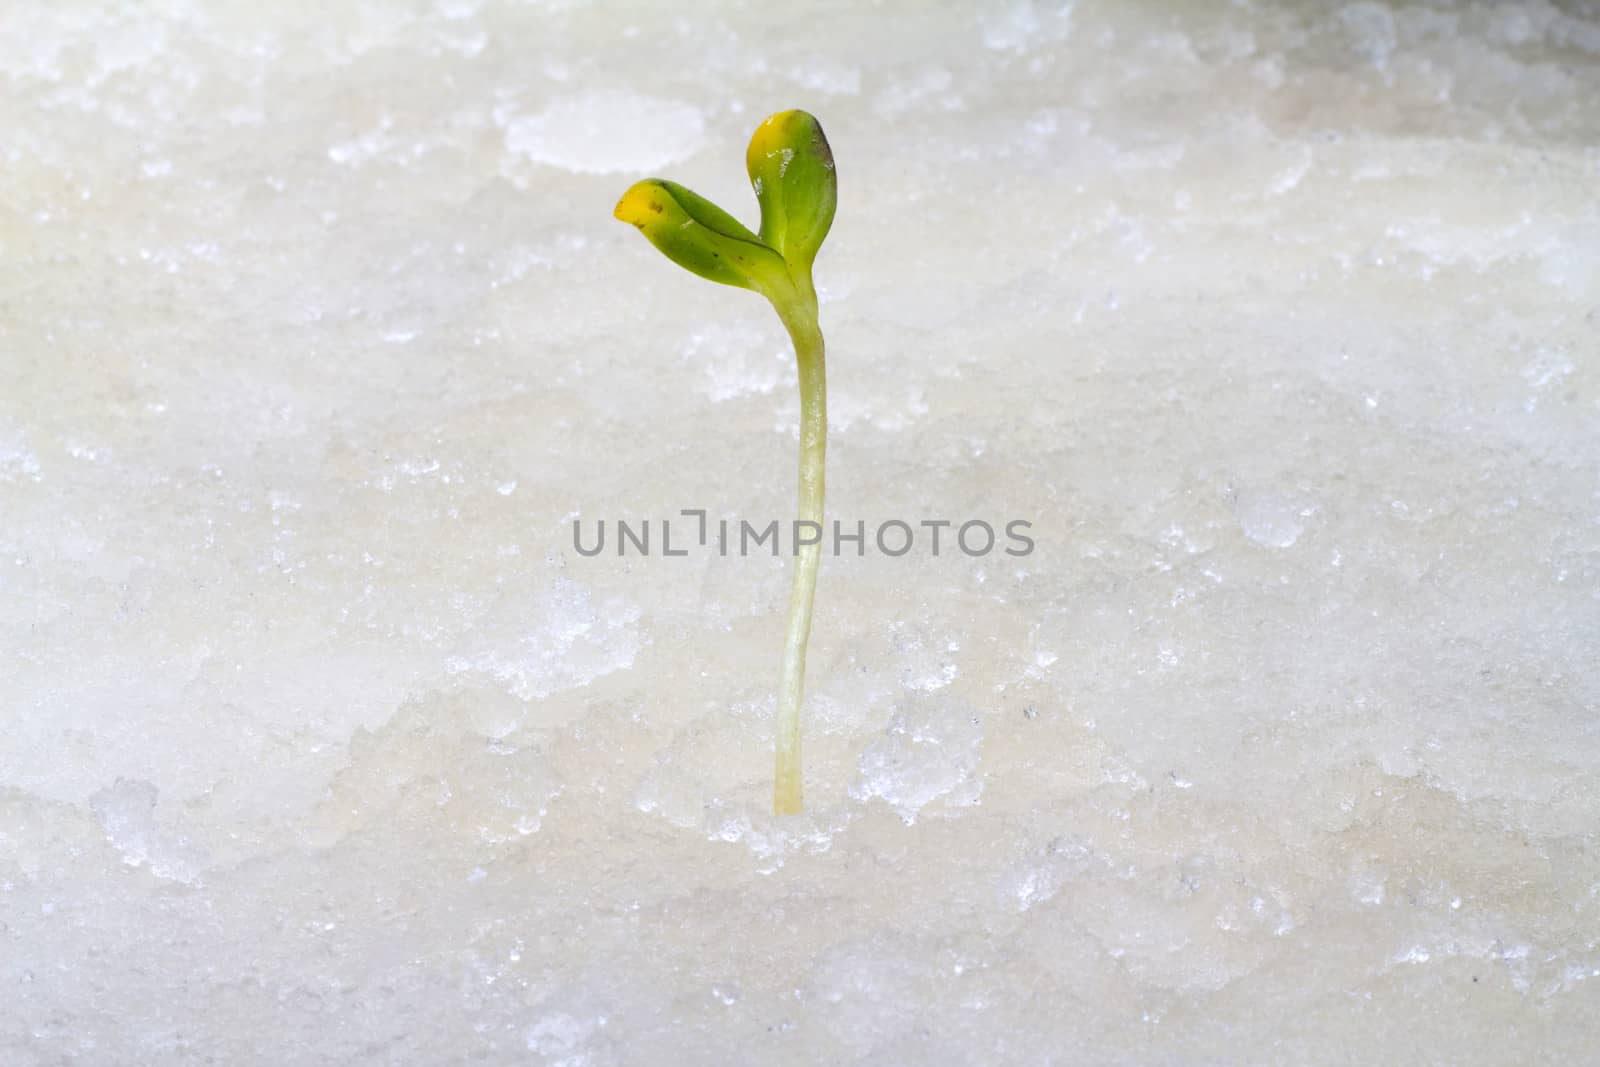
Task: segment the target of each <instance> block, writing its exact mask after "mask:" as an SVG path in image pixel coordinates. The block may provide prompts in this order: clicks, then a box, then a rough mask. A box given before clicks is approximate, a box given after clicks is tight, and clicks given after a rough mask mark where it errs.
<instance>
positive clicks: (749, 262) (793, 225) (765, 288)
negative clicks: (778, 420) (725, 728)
mask: <svg viewBox="0 0 1600 1067" xmlns="http://www.w3.org/2000/svg"><path fill="white" fill-rule="evenodd" d="M745 165H746V167H747V168H748V169H749V171H750V183H751V185H753V186H754V187H755V191H756V200H757V201H758V202H759V203H760V205H761V234H760V236H757V235H756V234H753V233H751V232H750V231H749V230H747V229H745V227H744V226H743V225H742V224H741V223H740V222H739V221H738V220H737V219H735V218H734V217H733V216H732V215H729V214H728V213H727V212H726V211H723V210H722V209H721V208H719V207H717V205H715V204H713V203H712V202H711V201H709V200H707V199H705V198H704V197H701V196H696V195H695V194H694V193H692V192H690V191H689V190H688V189H685V188H684V187H683V186H681V185H678V184H677V183H675V182H668V181H662V180H660V179H657V178H651V179H649V180H648V181H642V182H639V183H638V184H636V185H634V186H633V188H631V189H629V190H628V191H627V192H626V193H624V194H623V196H622V199H621V200H620V201H618V202H617V209H616V216H617V218H619V219H621V220H622V221H623V222H628V223H632V224H633V225H635V226H637V227H639V230H640V232H641V233H643V234H644V235H645V236H646V237H648V238H649V239H650V243H651V244H653V245H655V246H656V247H657V248H659V249H661V251H662V252H664V253H666V255H667V258H668V259H670V260H672V261H673V262H674V263H676V264H678V266H680V267H683V268H684V269H686V270H691V271H693V272H694V273H696V274H698V275H700V276H701V277H702V278H710V279H711V280H712V281H714V282H722V283H723V284H724V285H737V286H739V287H740V288H742V289H752V290H754V291H755V292H758V293H760V294H761V295H762V296H764V297H766V298H767V299H768V300H769V301H771V303H772V307H773V310H775V311H777V313H778V318H779V319H781V320H782V322H783V325H784V328H785V329H787V330H788V331H789V339H790V341H792V342H793V343H794V354H795V358H796V359H797V360H798V361H799V365H800V507H799V519H800V521H802V522H810V523H815V524H816V525H815V527H813V529H815V530H817V531H820V530H821V527H822V490H823V477H822V470H823V458H824V456H825V454H826V452H827V448H828V387H827V380H826V376H825V374H824V368H823V356H822V331H821V330H820V329H819V328H818V326H817V291H816V288H815V287H814V286H813V285H812V283H811V264H812V261H813V260H815V259H816V258H817V249H818V248H820V247H821V246H822V239H823V238H824V237H827V236H828V227H830V226H831V225H833V212H834V207H835V205H836V204H837V201H838V185H837V182H836V180H835V178H834V172H833V152H832V151H831V150H830V149H829V148H828V139H827V138H826V137H824V136H823V135H822V127H821V126H820V125H819V124H818V123H817V120H816V119H815V118H813V117H812V116H811V115H808V114H807V113H806V112H804V111H780V112H778V113H777V114H776V115H772V116H770V117H769V118H768V119H767V120H766V121H765V122H763V123H762V124H761V125H760V126H758V127H756V132H755V135H754V136H753V137H751V138H750V148H749V150H748V151H747V152H746V153H745ZM797 540H798V538H797ZM818 540H819V541H820V535H819V537H818ZM820 557H821V546H820V544H807V545H801V546H798V547H797V550H796V559H795V566H794V574H793V577H792V580H791V583H790V587H789V626H788V634H787V637H786V639H785V641H784V648H783V680H782V687H781V688H780V689H779V690H778V739H777V773H776V777H775V780H774V785H773V802H772V806H773V810H774V811H775V812H777V813H778V814H779V815H794V814H798V813H799V811H800V809H801V787H800V786H801V783H800V699H801V694H802V692H803V690H804V687H805V675H806V642H807V640H808V639H809V638H810V636H811V602H812V599H813V598H814V596H815V593H816V589H817V562H818V560H819V558H820Z"/></svg>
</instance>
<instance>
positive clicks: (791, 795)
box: [772, 286, 828, 815]
mask: <svg viewBox="0 0 1600 1067" xmlns="http://www.w3.org/2000/svg"><path fill="white" fill-rule="evenodd" d="M806 290H809V286H807V287H806ZM802 292H803V293H804V295H802V296H801V297H800V298H799V299H796V300H793V301H788V302H784V303H780V304H777V305H776V306H777V309H778V315H779V316H780V317H781V318H782V319H783V324H784V326H785V327H787V328H788V330H789V337H790V339H791V340H792V341H793V342H794V352H795V358H796V359H797V360H798V361H799V365H800V506H799V511H798V514H797V516H796V517H797V518H798V519H800V520H801V521H804V522H811V523H815V524H816V526H815V527H814V528H808V529H814V532H816V535H817V540H818V542H819V543H818V544H812V545H806V546H804V547H802V548H800V549H799V551H798V554H797V555H796V557H795V561H794V574H793V576H792V579H791V582H790V586H789V627H788V635H787V637H786V638H785V641H784V646H783V683H782V687H781V688H780V689H779V690H778V738H777V774H776V777H775V782H774V788H773V801H772V808H773V811H774V812H775V813H777V814H779V815H798V814H799V813H800V810H801V806H802V789H801V777H800V701H801V697H802V695H803V693H804V691H805V680H806V642H807V640H808V639H809V638H810V636H811V601H812V599H813V598H814V596H815V595H816V591H817V563H818V561H819V560H820V559H821V556H822V546H821V544H820V542H821V540H822V535H821V530H822V495H823V460H824V458H825V456H826V454H827V450H828V386H827V378H826V374H825V370H824V362H823V354H822V331H821V330H819V329H818V328H817V303H816V297H815V296H812V295H810V293H809V292H806V291H805V290H803V291H802Z"/></svg>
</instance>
